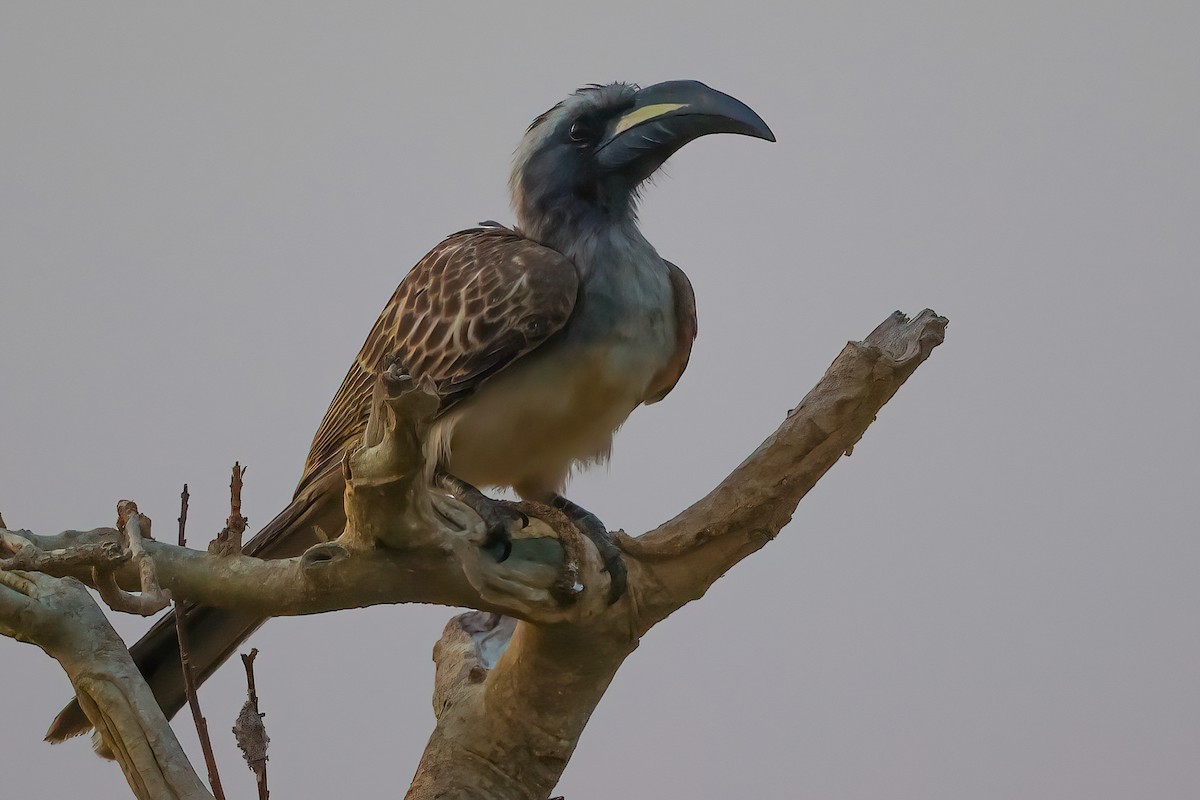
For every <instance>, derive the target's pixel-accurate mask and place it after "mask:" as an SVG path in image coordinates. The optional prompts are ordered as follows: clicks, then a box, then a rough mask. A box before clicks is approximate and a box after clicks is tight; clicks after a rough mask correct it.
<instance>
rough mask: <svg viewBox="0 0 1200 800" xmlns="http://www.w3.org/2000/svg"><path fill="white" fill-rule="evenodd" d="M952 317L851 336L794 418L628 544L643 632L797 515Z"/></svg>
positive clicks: (889, 324)
mask: <svg viewBox="0 0 1200 800" xmlns="http://www.w3.org/2000/svg"><path fill="white" fill-rule="evenodd" d="M946 325H947V320H946V319H945V318H944V317H939V316H937V315H936V314H935V313H934V312H933V311H930V310H928V309H926V310H925V311H922V312H921V313H920V314H918V315H917V316H916V317H915V318H914V319H912V320H910V319H908V317H906V316H904V315H903V314H901V313H900V312H899V311H897V312H896V313H894V314H892V315H891V316H890V317H888V318H887V319H886V320H884V322H883V323H882V324H880V325H879V327H877V328H876V329H875V330H874V331H873V332H872V333H871V334H870V335H869V336H868V337H867V338H866V340H865V341H863V342H850V343H849V344H847V345H846V347H845V349H843V350H842V352H841V354H840V355H839V356H838V357H837V358H836V359H835V360H834V362H833V364H832V365H830V367H829V369H828V370H827V371H826V373H825V376H824V377H823V378H822V379H821V380H820V382H818V383H817V385H816V386H814V387H813V389H812V390H811V391H810V392H809V393H808V394H807V395H806V396H805V397H804V399H803V400H802V401H801V402H800V405H798V406H797V407H796V408H794V409H792V411H791V412H790V413H789V414H788V416H787V419H785V420H784V422H783V424H782V425H780V426H779V429H778V430H776V431H775V433H773V434H772V435H771V436H770V437H769V438H768V439H767V440H766V441H765V442H763V443H762V445H761V446H759V448H758V449H757V450H755V451H754V453H752V454H751V455H750V457H749V458H747V459H746V460H745V461H744V462H742V464H741V465H739V466H738V467H737V469H735V470H734V471H733V472H732V473H730V475H729V477H727V478H725V480H723V481H722V482H721V484H720V485H719V486H717V488H715V489H713V490H712V491H711V492H709V493H708V495H707V496H705V497H704V498H703V499H701V500H699V501H698V502H696V503H694V504H693V505H692V506H691V507H690V508H688V509H687V510H685V511H684V512H682V513H681V514H679V515H678V516H676V517H675V518H674V519H672V520H670V521H669V522H665V523H663V524H662V525H660V526H659V527H658V528H656V529H655V530H653V531H651V532H649V533H647V534H644V535H642V536H639V537H637V538H632V537H623V538H622V539H621V546H622V548H623V549H624V550H625V552H626V553H628V554H629V555H631V556H632V557H633V558H634V559H635V560H636V561H638V562H641V565H642V567H643V568H644V570H645V571H644V573H643V574H642V576H641V579H640V580H639V581H638V584H637V585H638V586H639V588H640V589H641V590H642V591H641V596H640V597H639V604H640V605H641V609H642V615H643V617H642V619H641V620H640V621H639V626H640V627H641V628H642V629H643V630H646V629H649V627H650V626H651V625H653V624H655V623H656V622H658V621H660V620H662V619H663V618H665V617H666V616H667V615H668V614H670V613H671V612H672V611H674V610H675V609H677V608H679V607H680V606H681V605H683V604H685V603H687V602H690V601H691V600H695V599H697V598H699V597H701V596H702V595H703V594H704V593H705V592H706V591H707V590H708V587H709V586H711V585H712V583H713V582H714V581H715V580H717V579H718V578H720V577H721V576H722V575H724V574H725V573H726V572H728V571H729V569H730V568H731V567H733V566H734V565H735V564H736V563H737V562H739V561H741V560H742V559H743V558H745V557H746V556H748V555H750V554H751V553H753V552H755V551H757V550H759V549H760V548H762V547H763V545H765V544H766V543H767V542H769V541H770V540H771V539H773V538H775V536H776V534H778V533H779V531H780V530H781V529H782V528H783V526H784V525H786V524H787V523H788V522H789V521H791V517H792V512H793V511H794V510H795V509H796V506H797V505H798V504H799V502H800V500H801V498H803V497H804V495H805V494H807V493H808V491H809V490H810V489H811V488H812V487H813V486H814V485H816V483H817V481H818V480H820V478H821V476H823V475H824V474H825V473H826V472H827V471H828V470H829V468H830V467H832V466H833V465H834V464H835V463H836V462H837V461H838V460H839V459H840V458H841V457H842V456H843V455H845V454H848V453H849V452H850V450H851V449H852V448H853V447H854V445H855V444H856V443H857V442H858V440H859V439H861V438H862V436H863V433H864V432H865V431H866V429H867V427H868V426H870V424H871V423H872V422H874V421H875V415H876V414H877V413H878V412H879V409H881V408H882V407H883V405H884V404H885V403H887V401H888V400H890V399H891V398H892V396H893V395H894V394H895V393H896V391H897V390H898V389H899V388H900V386H901V385H903V383H904V382H905V381H906V380H907V379H908V377H909V376H910V375H911V374H912V373H913V371H914V370H915V369H916V368H917V367H918V366H920V364H921V363H922V362H924V361H925V359H926V358H928V357H929V354H930V353H931V352H932V350H933V348H934V347H936V346H937V345H939V344H941V342H942V340H943V339H944V336H945V328H946Z"/></svg>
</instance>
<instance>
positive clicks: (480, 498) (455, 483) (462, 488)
mask: <svg viewBox="0 0 1200 800" xmlns="http://www.w3.org/2000/svg"><path fill="white" fill-rule="evenodd" d="M435 481H436V483H437V484H438V485H439V486H441V487H442V488H443V489H445V490H446V491H447V492H449V493H450V494H451V495H453V496H454V498H455V499H456V500H458V501H459V502H460V503H462V504H463V505H465V506H467V507H468V508H470V509H471V510H472V511H474V512H475V513H476V514H478V515H479V518H480V519H481V520H483V527H484V530H485V531H486V532H487V534H486V536H485V537H484V540H483V549H484V550H486V551H487V552H488V553H490V554H491V556H492V557H493V558H495V559H496V561H504V560H505V559H507V558H508V556H509V555H510V554H511V553H512V534H510V533H509V526H510V525H513V524H515V523H518V522H519V523H520V527H522V528H524V527H526V526H527V525H528V524H529V517H527V516H526V515H525V514H524V513H522V512H521V511H519V510H518V509H517V508H516V507H515V506H516V504H515V503H512V502H510V501H508V500H493V499H492V498H490V497H488V496H487V495H485V494H484V493H483V492H481V491H479V490H478V489H476V488H475V487H474V486H472V485H471V484H469V483H467V482H466V481H464V480H462V479H460V478H456V477H454V476H453V475H451V474H450V473H448V472H438V473H437V475H436V476H435Z"/></svg>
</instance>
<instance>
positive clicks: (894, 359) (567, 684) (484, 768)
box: [0, 311, 946, 800]
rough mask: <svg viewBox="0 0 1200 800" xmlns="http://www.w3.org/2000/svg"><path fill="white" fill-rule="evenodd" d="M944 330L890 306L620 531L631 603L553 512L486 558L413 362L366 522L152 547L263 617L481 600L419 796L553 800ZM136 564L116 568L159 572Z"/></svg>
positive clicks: (381, 427) (379, 427)
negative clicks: (687, 628) (725, 472)
mask: <svg viewBox="0 0 1200 800" xmlns="http://www.w3.org/2000/svg"><path fill="white" fill-rule="evenodd" d="M945 326H946V320H945V319H944V318H941V317H938V316H937V315H935V314H934V313H933V312H932V311H925V312H922V313H921V314H920V315H918V316H917V317H916V318H915V319H913V320H909V319H908V318H906V317H904V315H902V314H899V313H898V312H897V313H896V314H894V315H892V316H890V317H889V318H888V319H887V320H885V322H884V323H883V324H881V325H880V326H879V327H878V328H877V329H876V330H875V331H874V332H872V333H871V335H870V336H868V337H867V339H866V340H865V341H863V342H852V343H850V344H848V345H847V346H846V348H845V349H844V350H843V351H842V353H841V354H840V355H839V356H838V357H837V359H836V360H835V361H834V362H833V364H832V365H831V366H830V368H829V370H828V371H827V372H826V374H825V376H824V377H823V378H822V379H821V381H820V382H819V383H818V384H817V385H816V386H815V387H814V388H813V389H812V390H811V391H810V392H809V393H808V395H807V396H806V397H805V398H804V400H803V401H802V402H801V403H800V405H799V406H798V407H797V408H795V409H793V411H792V412H790V413H789V414H788V416H787V418H786V419H785V420H784V422H783V424H782V425H781V426H780V427H779V429H778V430H777V431H776V432H775V433H774V434H772V435H771V436H770V437H769V438H768V439H767V440H766V441H765V442H763V444H762V445H761V446H760V447H759V448H758V449H757V450H756V451H755V452H754V453H753V454H751V455H750V457H749V458H747V459H746V461H745V462H743V463H742V464H741V465H740V466H739V467H738V468H737V469H735V470H734V471H733V472H732V473H731V474H730V475H729V477H727V478H726V479H725V480H724V481H722V482H721V484H720V485H719V486H717V487H716V488H715V489H714V490H713V491H712V492H710V493H709V494H708V495H707V496H706V497H705V498H703V499H701V500H700V501H698V502H697V503H695V504H694V505H692V506H691V507H690V508H688V509H687V510H685V511H683V512H682V513H681V514H679V515H678V516H677V517H675V518H674V519H672V520H670V521H669V522H666V523H664V524H663V525H661V526H659V527H658V528H656V529H655V530H653V531H651V532H649V533H647V534H645V535H643V536H640V537H630V536H625V535H624V534H620V535H619V538H618V541H619V544H620V546H621V548H622V550H623V551H624V552H625V554H626V560H627V566H628V577H629V591H628V592H627V594H626V595H624V596H623V597H622V598H621V599H620V600H619V601H618V602H616V603H615V604H613V605H609V604H608V603H607V602H606V589H607V577H606V575H605V574H604V573H603V570H602V566H601V560H600V556H599V554H598V553H597V551H596V549H595V547H594V546H593V545H592V544H591V543H590V542H588V541H586V540H585V539H582V538H580V537H579V536H578V531H576V530H574V527H573V526H570V525H565V526H564V520H562V519H560V518H558V517H556V516H554V515H553V514H549V513H546V511H545V509H542V508H539V507H536V505H531V506H529V507H528V508H527V509H526V510H527V511H528V512H529V515H530V517H531V519H530V525H529V526H528V528H526V529H525V530H524V531H521V532H518V533H517V534H516V539H515V541H514V546H513V553H512V556H511V557H510V558H509V559H508V560H506V561H505V562H504V563H496V561H495V560H494V559H493V558H492V557H491V556H490V555H488V554H487V552H486V551H485V550H484V549H483V548H482V546H481V545H482V543H483V539H484V536H483V529H482V524H481V522H480V520H479V519H478V518H477V517H476V516H475V515H474V513H473V512H470V511H469V510H467V509H466V508H465V507H464V506H462V505H460V504H459V503H457V502H455V501H453V500H451V499H450V498H448V497H445V496H443V495H440V494H437V493H435V492H433V491H431V490H430V488H429V486H428V484H427V482H426V481H425V480H424V474H425V472H424V465H423V463H422V461H421V459H422V455H421V454H422V452H423V448H422V446H421V444H422V441H423V439H424V436H425V434H426V433H427V431H428V427H429V423H430V420H431V419H432V414H433V411H434V409H435V408H436V403H435V398H434V397H433V394H432V392H430V391H428V389H427V388H426V387H422V386H417V385H414V384H413V382H412V380H411V379H410V378H408V376H407V375H404V374H403V373H402V372H401V371H400V370H399V369H397V368H395V367H393V368H392V369H389V370H388V371H387V373H385V374H384V375H382V376H380V378H379V380H378V381H377V384H376V388H375V396H374V401H373V408H372V414H371V421H370V423H369V425H368V427H367V432H366V434H365V435H364V440H363V443H362V445H361V446H360V448H359V449H358V450H356V451H355V452H354V453H352V454H351V455H349V456H348V457H347V459H346V461H345V462H344V463H343V468H344V470H345V474H346V478H347V488H346V496H345V499H346V511H347V525H346V530H345V532H344V533H343V534H342V536H341V537H340V538H339V539H337V540H336V541H334V542H327V543H323V544H320V545H317V546H315V547H313V548H311V549H310V550H309V551H308V552H306V553H305V554H304V555H303V556H300V557H298V558H294V559H287V560H281V561H270V562H266V561H260V560H258V559H254V558H250V557H247V556H245V555H242V554H232V555H228V556H214V555H210V554H207V553H197V552H194V551H189V550H187V549H185V548H181V547H175V546H171V545H167V544H163V543H158V542H149V541H147V542H145V543H144V551H145V552H146V553H148V554H149V555H150V556H151V557H152V559H153V560H154V562H155V563H156V564H157V567H158V574H159V578H160V580H161V581H162V584H163V585H164V586H166V587H168V588H170V589H171V591H173V592H175V593H176V594H177V595H178V596H179V597H183V598H186V599H188V600H190V601H192V602H199V603H205V604H209V605H215V606H221V607H225V608H233V609H239V610H244V611H250V612H256V613H261V614H264V615H284V614H305V613H314V612H319V611H328V610H333V609H338V608H347V607H353V606H365V605H374V604H378V603H398V602H425V603H441V604H446V605H457V606H466V607H469V608H474V609H477V610H476V611H475V612H472V613H468V614H464V615H461V616H459V617H456V618H454V619H453V620H451V621H450V623H449V624H448V625H447V626H446V630H445V632H444V633H443V636H442V639H441V641H439V643H438V645H437V646H436V647H435V650H434V659H435V661H436V663H437V678H436V681H435V690H434V707H435V713H436V716H437V726H436V728H435V730H434V732H433V734H432V735H431V737H430V740H429V743H428V745H427V746H426V749H425V753H424V755H423V757H422V759H421V764H420V766H419V768H418V770H417V774H416V776H415V778H414V780H413V783H412V786H411V788H410V790H409V793H408V797H409V798H410V799H411V800H432V798H450V797H453V798H479V799H480V800H482V799H483V798H488V800H543V798H546V797H547V796H548V795H549V794H550V792H551V790H552V789H553V787H554V785H555V784H556V783H557V781H558V778H559V776H560V775H561V773H562V770H563V768H564V767H565V766H566V763H567V761H568V759H569V758H570V756H571V754H572V753H573V751H574V748H575V746H576V743H577V742H578V738H579V736H580V734H581V733H582V731H583V729H584V726H585V725H586V724H587V721H588V719H589V717H590V715H591V713H592V711H593V710H594V708H595V707H596V704H597V703H598V702H599V700H600V698H601V697H602V696H603V694H604V692H605V690H606V689H607V687H608V685H609V682H610V681H611V680H612V677H613V676H614V675H615V674H616V671H617V670H618V669H619V667H620V666H621V664H622V662H623V661H624V659H625V658H626V657H627V656H628V655H629V654H630V653H631V652H633V650H634V649H635V648H636V647H637V644H638V640H639V639H640V637H641V636H642V635H643V634H644V633H645V632H646V631H647V630H649V629H650V628H651V627H652V626H653V625H655V624H656V623H658V622H659V621H661V620H662V619H664V618H665V617H667V616H668V615H669V614H670V613H672V612H673V611H674V610H676V609H678V608H679V607H680V606H682V605H683V604H685V603H687V602H690V601H691V600H694V599H696V598H698V597H700V596H702V595H703V594H704V593H705V591H707V589H708V587H709V586H710V585H711V584H712V583H713V582H714V581H715V580H717V579H718V578H719V577H720V576H721V575H723V574H724V573H725V572H726V571H727V570H729V569H730V568H731V567H733V566H734V565H736V564H737V562H739V561H740V560H741V559H743V558H745V557H746V556H747V555H749V554H750V553H752V552H755V551H756V550H758V549H760V548H761V547H762V546H763V545H764V544H766V542H768V541H770V540H771V539H772V538H774V536H775V535H776V534H778V532H779V530H780V529H781V528H782V527H783V526H784V525H785V524H786V523H787V522H788V521H789V520H790V518H791V515H792V513H793V511H794V510H795V508H796V505H797V504H798V503H799V501H800V499H801V498H802V497H803V496H804V495H805V494H806V493H807V492H808V491H809V489H811V488H812V487H813V485H815V483H816V482H817V481H818V480H819V479H820V477H821V476H822V475H824V473H825V472H826V471H827V470H828V469H829V468H830V467H832V465H833V464H834V463H836V462H837V461H838V459H840V458H841V456H842V455H844V454H846V453H847V452H848V451H849V450H850V449H851V448H852V447H853V446H854V445H855V443H856V442H858V440H859V439H860V438H861V437H862V435H863V433H864V431H865V430H866V429H867V427H868V426H869V425H870V424H871V423H872V422H873V421H874V419H875V415H876V414H877V413H878V411H879V409H880V408H881V407H882V406H883V405H884V404H885V403H886V402H887V401H888V400H889V399H890V398H891V397H892V396H893V395H894V394H895V392H896V391H897V390H898V389H899V387H900V386H901V385H902V384H903V383H904V381H905V380H907V378H908V377H909V375H911V374H912V372H913V371H914V370H915V369H916V368H917V367H918V366H919V365H920V364H921V363H922V362H923V361H924V360H925V359H926V358H927V357H928V356H929V354H930V352H931V350H932V349H933V348H934V347H936V346H937V345H938V344H940V343H941V341H942V338H943V335H944V329H945ZM127 527H128V526H127ZM117 535H118V534H117V531H115V530H112V529H97V530H95V531H89V532H82V533H81V532H66V533H63V534H61V535H59V536H48V537H39V536H35V535H34V534H30V533H28V532H22V533H21V535H20V541H18V540H17V539H15V538H10V537H11V534H6V533H5V532H3V531H0V537H4V541H5V542H6V543H7V544H6V547H7V548H8V549H9V550H10V551H12V552H13V553H14V554H17V553H19V554H20V555H19V558H20V559H22V561H21V563H42V564H44V565H45V568H46V570H47V571H48V572H52V573H54V574H77V573H79V572H80V571H81V570H80V568H79V562H78V561H74V560H71V559H68V558H64V557H58V556H53V553H54V552H55V551H58V550H67V549H70V548H72V547H75V546H77V545H80V544H85V545H90V546H92V547H93V548H99V549H97V550H96V552H103V546H104V543H106V542H110V541H114V537H116V536H117ZM47 554H49V555H47ZM17 557H18V556H16V555H14V558H17ZM39 559H40V561H39ZM134 567H135V565H134V564H133V563H128V564H123V565H120V566H118V568H117V569H116V571H115V573H114V574H115V575H116V577H117V578H118V579H120V580H121V581H122V582H124V583H126V584H130V583H132V584H133V585H140V580H139V574H138V573H137V572H136V570H135V569H134ZM85 573H86V571H85ZM0 574H3V575H7V576H9V577H10V578H11V579H13V580H18V579H19V578H18V575H19V573H0ZM85 577H87V576H86V574H85ZM568 584H569V585H568Z"/></svg>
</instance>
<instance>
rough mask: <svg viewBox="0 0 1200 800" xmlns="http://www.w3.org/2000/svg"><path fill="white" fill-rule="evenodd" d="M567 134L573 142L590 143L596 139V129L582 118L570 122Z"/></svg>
mask: <svg viewBox="0 0 1200 800" xmlns="http://www.w3.org/2000/svg"><path fill="white" fill-rule="evenodd" d="M569 135H570V137H571V141H572V142H574V143H575V144H591V143H592V142H594V141H596V131H595V130H594V129H593V128H592V126H591V125H589V124H587V123H586V122H583V121H582V120H581V121H578V122H574V123H572V124H571V132H570V134H569Z"/></svg>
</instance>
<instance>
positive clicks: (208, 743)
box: [175, 464, 241, 800]
mask: <svg viewBox="0 0 1200 800" xmlns="http://www.w3.org/2000/svg"><path fill="white" fill-rule="evenodd" d="M233 470H234V476H235V478H236V479H237V480H238V482H239V484H240V478H241V475H240V473H239V472H238V468H237V465H236V464H235V465H234V468H233ZM238 488H239V489H240V488H241V487H240V485H239V487H238ZM231 490H232V488H231ZM239 499H240V498H239ZM187 512H188V488H187V484H186V483H185V484H184V485H183V491H182V492H180V493H179V546H180V547H185V546H187ZM236 544H237V547H238V550H239V551H240V550H241V537H240V535H239V536H238V538H237V542H236ZM175 612H176V613H175V636H176V637H177V638H178V639H179V666H180V669H181V670H182V671H183V694H184V697H186V698H187V702H188V708H189V709H190V710H191V712H192V722H193V723H194V724H195V725H196V735H197V736H198V737H199V739H200V751H201V753H203V754H204V766H205V767H206V768H207V770H208V785H209V786H211V787H212V793H213V795H214V796H215V797H216V800H225V789H224V787H222V786H221V775H220V773H219V772H218V771H217V757H216V756H215V755H214V754H213V746H212V737H211V736H209V735H208V720H206V719H205V718H204V712H202V711H201V710H200V696H199V694H197V692H196V675H195V673H194V672H193V671H192V659H191V654H190V653H189V651H188V636H187V625H186V624H185V621H184V615H183V614H182V613H181V609H180V608H179V607H178V604H176V609H175Z"/></svg>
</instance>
